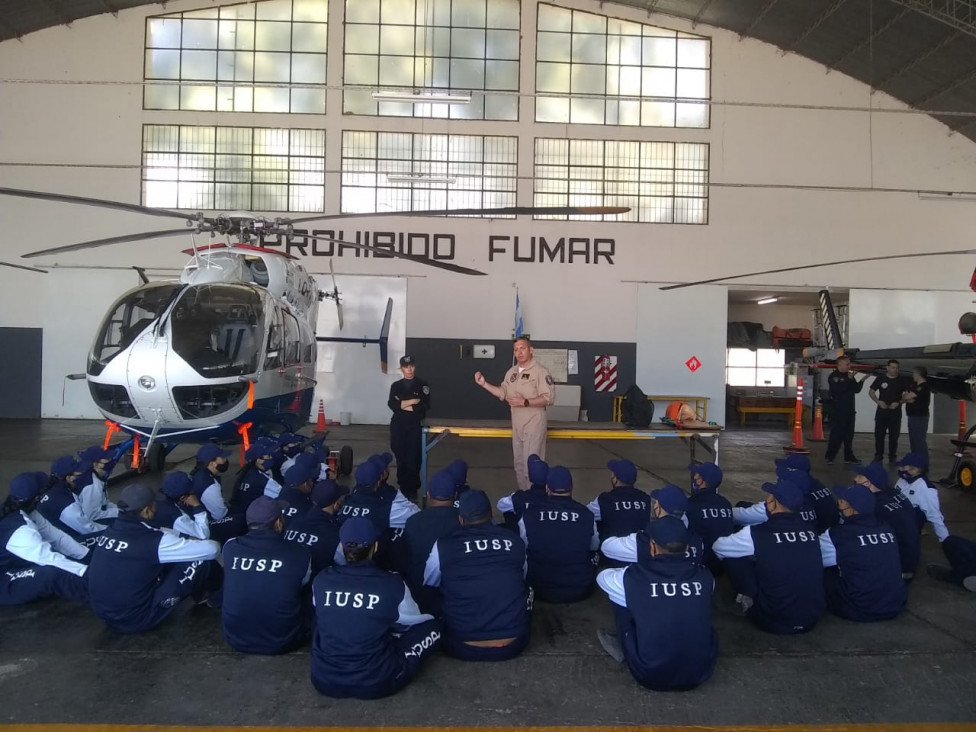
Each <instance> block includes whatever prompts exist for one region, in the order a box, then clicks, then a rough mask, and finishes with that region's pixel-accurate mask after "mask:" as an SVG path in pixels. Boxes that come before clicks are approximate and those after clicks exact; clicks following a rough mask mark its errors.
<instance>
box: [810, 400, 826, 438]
mask: <svg viewBox="0 0 976 732" xmlns="http://www.w3.org/2000/svg"><path fill="white" fill-rule="evenodd" d="M810 442H826V440H825V439H824V431H823V408H822V407H821V406H820V402H817V403H816V404H815V405H814V407H813V434H812V435H811V436H810Z"/></svg>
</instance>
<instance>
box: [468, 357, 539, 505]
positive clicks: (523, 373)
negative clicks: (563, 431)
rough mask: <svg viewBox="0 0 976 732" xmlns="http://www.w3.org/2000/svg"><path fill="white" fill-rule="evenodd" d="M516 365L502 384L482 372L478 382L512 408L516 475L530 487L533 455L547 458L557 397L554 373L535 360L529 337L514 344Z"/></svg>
mask: <svg viewBox="0 0 976 732" xmlns="http://www.w3.org/2000/svg"><path fill="white" fill-rule="evenodd" d="M513 350H514V352H515V365H514V366H512V368H510V369H509V370H508V371H507V372H506V373H505V378H504V379H503V380H502V383H501V384H500V385H498V386H495V385H494V384H489V383H488V382H487V381H485V377H484V376H483V375H482V374H481V372H480V371H477V372H475V375H474V382H475V383H476V384H477V385H478V386H480V387H482V388H483V389H484V390H485V391H487V392H488V393H489V394H492V395H493V396H495V397H497V398H498V399H500V400H502V401H505V402H508V404H509V406H510V407H511V408H512V452H513V453H514V455H515V477H516V479H517V480H518V487H519V490H523V491H527V490H528V489H529V485H530V484H529V469H528V461H529V455H532V454H535V455H538V456H539V457H540V458H543V459H545V457H546V429H547V421H546V407H548V406H549V405H551V404H552V402H553V400H554V399H555V398H556V387H555V382H554V381H553V379H552V376H550V375H549V372H548V371H547V370H546V367H545V366H543V365H542V364H539V363H536V362H535V361H533V360H532V354H533V352H534V351H533V348H532V343H531V342H530V341H529V339H528V338H519V339H518V340H516V341H515V343H514V345H513Z"/></svg>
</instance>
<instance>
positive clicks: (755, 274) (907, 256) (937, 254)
mask: <svg viewBox="0 0 976 732" xmlns="http://www.w3.org/2000/svg"><path fill="white" fill-rule="evenodd" d="M956 254H976V249H956V250H953V251H949V252H914V253H912V254H886V255H884V256H882V257H858V258H857V259H839V260H837V261H836V262H821V263H820V264H801V265H799V266H797V267H780V268H778V269H767V270H763V271H762V272H749V273H747V274H737V275H730V276H728V277H712V278H711V279H708V280H696V281H695V282H682V283H681V284H678V285H666V286H664V287H661V288H658V289H661V290H680V289H681V288H683V287H694V286H695V285H711V284H713V283H715V282H726V281H728V280H741V279H743V278H744V277H758V276H760V275H768V274H781V273H783V272H798V271H800V270H803V269H817V268H819V267H834V266H836V265H838V264H857V263H858V262H886V261H888V260H891V259H916V258H918V257H947V256H951V255H956Z"/></svg>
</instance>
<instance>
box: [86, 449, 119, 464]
mask: <svg viewBox="0 0 976 732" xmlns="http://www.w3.org/2000/svg"><path fill="white" fill-rule="evenodd" d="M112 454H113V453H112V452H111V451H110V450H103V449H102V448H101V447H99V446H98V445H92V446H91V447H86V448H85V449H84V450H79V451H78V459H79V460H81V461H87V462H90V463H97V462H98V461H99V460H111V459H112Z"/></svg>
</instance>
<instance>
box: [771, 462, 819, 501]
mask: <svg viewBox="0 0 976 732" xmlns="http://www.w3.org/2000/svg"><path fill="white" fill-rule="evenodd" d="M776 477H777V478H779V479H780V480H788V481H790V482H791V483H796V486H797V488H799V489H800V490H801V491H803V494H804V495H806V494H808V493H809V492H810V491H811V490H813V478H811V477H810V473H806V472H804V471H802V470H792V469H790V468H787V467H784V466H782V465H780V466H778V467H777V468H776Z"/></svg>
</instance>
